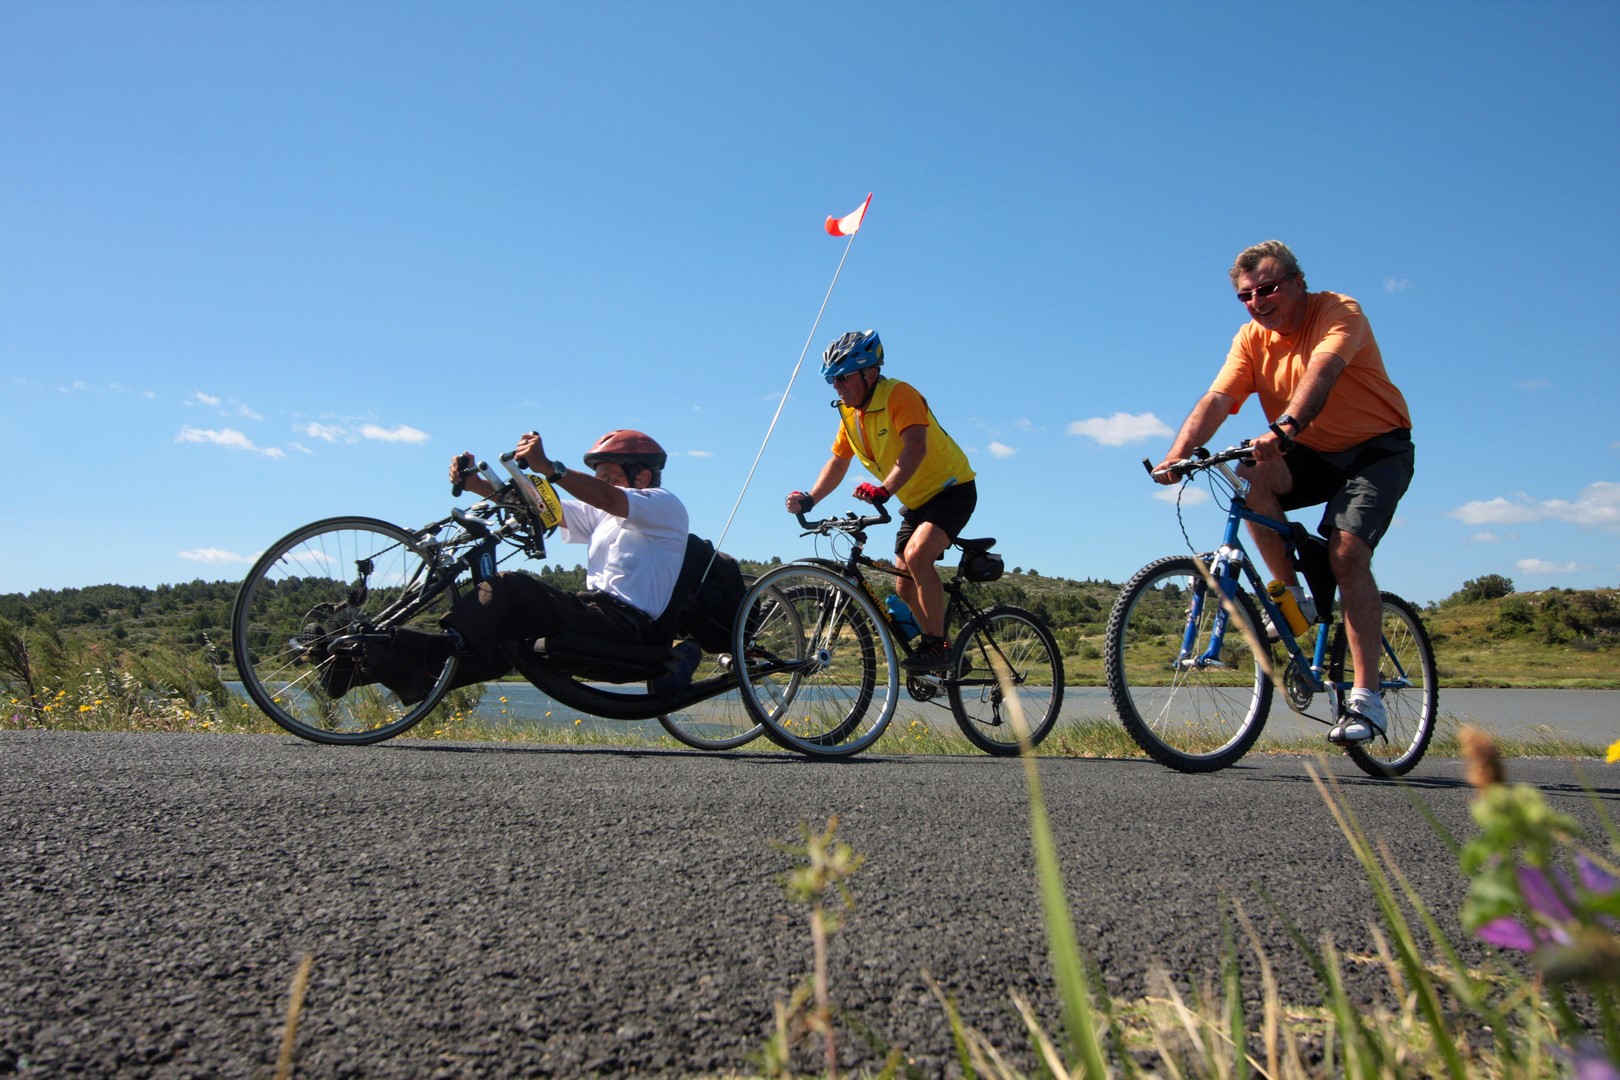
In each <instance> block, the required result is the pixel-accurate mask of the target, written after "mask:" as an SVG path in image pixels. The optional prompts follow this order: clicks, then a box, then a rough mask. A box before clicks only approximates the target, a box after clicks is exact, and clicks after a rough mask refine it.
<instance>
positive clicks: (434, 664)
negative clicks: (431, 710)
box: [363, 630, 456, 705]
mask: <svg viewBox="0 0 1620 1080" xmlns="http://www.w3.org/2000/svg"><path fill="white" fill-rule="evenodd" d="M455 651H456V642H455V639H454V638H452V637H451V636H450V635H448V634H429V633H426V632H424V631H421V630H395V631H394V637H393V639H392V640H391V641H389V642H388V643H387V644H386V645H383V644H367V645H366V659H365V663H364V665H363V667H364V668H365V672H366V674H367V675H369V676H370V677H371V680H373V681H376V682H380V683H382V684H383V685H384V686H386V687H388V689H390V690H392V691H393V692H394V694H395V696H397V697H398V698H399V700H400V702H401V703H402V704H405V705H415V704H416V703H417V702H419V701H421V700H423V699H424V698H426V697H427V696H428V693H429V691H431V690H432V689H433V684H434V683H436V682H438V681H439V672H440V671H441V670H443V669H444V662H445V661H446V660H448V659H449V658H450V654H451V653H453V652H455Z"/></svg>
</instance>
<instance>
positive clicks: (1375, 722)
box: [1328, 690, 1389, 746]
mask: <svg viewBox="0 0 1620 1080" xmlns="http://www.w3.org/2000/svg"><path fill="white" fill-rule="evenodd" d="M1387 730H1389V716H1388V714H1386V713H1385V712H1384V699H1383V698H1381V697H1379V696H1378V695H1377V694H1374V693H1372V692H1371V691H1368V690H1352V691H1350V699H1349V700H1348V701H1346V702H1345V703H1344V722H1343V723H1341V724H1338V725H1337V726H1335V727H1334V728H1333V730H1332V731H1330V732H1328V742H1330V743H1335V744H1337V745H1340V746H1344V745H1347V744H1351V743H1364V742H1370V741H1371V740H1373V739H1376V738H1381V737H1382V736H1383V734H1384V732H1385V731H1387Z"/></svg>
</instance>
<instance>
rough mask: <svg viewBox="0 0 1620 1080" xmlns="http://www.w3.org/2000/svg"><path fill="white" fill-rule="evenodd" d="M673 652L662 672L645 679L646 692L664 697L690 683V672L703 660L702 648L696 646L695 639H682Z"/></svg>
mask: <svg viewBox="0 0 1620 1080" xmlns="http://www.w3.org/2000/svg"><path fill="white" fill-rule="evenodd" d="M673 652H674V654H675V655H674V656H672V657H670V659H669V662H668V663H667V664H665V665H664V667H665V671H664V674H662V675H660V676H658V677H657V678H655V679H649V680H648V681H647V693H649V694H655V695H657V696H659V697H664V696H667V695H669V694H678V693H680V692H681V691H682V690H685V689H686V688H687V687H688V686H691V685H692V674H693V672H695V671H697V669H698V664H700V663H702V662H703V650H702V649H700V648H698V644H697V642H695V641H683V642H681V643H680V644H678V645H676V646H675V648H674V650H673Z"/></svg>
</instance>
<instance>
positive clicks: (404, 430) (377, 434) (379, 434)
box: [360, 424, 429, 443]
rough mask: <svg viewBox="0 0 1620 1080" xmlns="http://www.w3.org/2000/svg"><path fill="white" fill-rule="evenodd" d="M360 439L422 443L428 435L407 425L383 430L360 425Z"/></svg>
mask: <svg viewBox="0 0 1620 1080" xmlns="http://www.w3.org/2000/svg"><path fill="white" fill-rule="evenodd" d="M360 437H361V438H362V439H376V440H378V441H380V442H403V443H423V442H427V441H428V438H429V436H428V433H427V432H425V431H418V430H417V429H416V428H413V427H411V426H410V425H409V424H400V425H398V426H396V427H391V428H385V427H381V426H379V425H377V424H362V425H361V426H360Z"/></svg>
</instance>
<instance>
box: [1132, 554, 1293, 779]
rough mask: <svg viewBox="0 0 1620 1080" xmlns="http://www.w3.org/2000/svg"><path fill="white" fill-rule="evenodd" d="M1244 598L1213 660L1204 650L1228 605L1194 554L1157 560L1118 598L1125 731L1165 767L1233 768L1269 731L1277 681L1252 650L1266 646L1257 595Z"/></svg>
mask: <svg viewBox="0 0 1620 1080" xmlns="http://www.w3.org/2000/svg"><path fill="white" fill-rule="evenodd" d="M1195 599H1197V600H1201V601H1202V603H1200V604H1199V605H1198V614H1197V621H1196V624H1195V625H1193V626H1192V629H1193V631H1194V633H1193V636H1192V639H1191V640H1192V642H1193V645H1192V653H1193V656H1192V657H1190V658H1182V657H1181V656H1180V653H1181V649H1182V642H1183V641H1184V640H1186V638H1185V635H1186V632H1187V630H1188V628H1189V621H1190V620H1191V619H1192V618H1193V607H1194V603H1193V602H1194V600H1195ZM1234 600H1235V604H1234V608H1233V609H1232V617H1229V618H1228V620H1227V627H1226V632H1225V635H1224V637H1223V639H1222V645H1221V651H1220V654H1219V655H1218V656H1211V657H1208V658H1201V654H1203V653H1204V652H1206V651H1207V650H1208V649H1209V645H1210V632H1211V630H1212V629H1213V627H1214V624H1215V619H1216V615H1217V614H1218V613H1219V612H1221V611H1222V610H1223V606H1222V605H1221V604H1220V603H1219V593H1218V592H1217V593H1216V594H1215V595H1214V596H1211V595H1210V590H1209V588H1208V585H1207V583H1206V582H1205V579H1204V576H1203V575H1202V574H1201V573H1200V572H1199V568H1198V566H1197V565H1195V564H1194V560H1193V558H1192V557H1191V556H1186V555H1173V556H1170V557H1169V558H1164V559H1159V560H1157V561H1155V562H1152V563H1149V564H1148V565H1147V566H1144V567H1143V568H1142V569H1141V570H1139V571H1137V573H1136V576H1135V577H1133V578H1131V580H1130V581H1129V582H1127V583H1126V585H1125V588H1124V589H1123V590H1122V591H1121V592H1120V594H1119V598H1118V599H1117V600H1115V601H1114V608H1113V611H1112V612H1111V613H1110V614H1109V616H1108V633H1107V638H1106V642H1105V645H1104V665H1105V667H1106V668H1107V673H1108V692H1109V695H1110V696H1111V697H1112V698H1113V702H1114V709H1115V711H1116V712H1118V714H1119V718H1120V720H1121V722H1123V723H1124V725H1125V730H1126V731H1128V732H1129V733H1130V735H1131V738H1133V739H1135V740H1136V744H1137V745H1138V746H1140V747H1141V748H1142V749H1143V750H1144V751H1146V752H1147V754H1148V755H1149V756H1150V757H1152V758H1153V759H1154V760H1155V761H1157V762H1159V763H1160V764H1162V765H1168V766H1169V767H1170V768H1172V769H1179V770H1180V771H1182V772H1213V771H1214V770H1216V769H1224V768H1226V767H1227V766H1228V765H1231V764H1232V763H1233V762H1235V761H1237V760H1238V759H1239V758H1241V757H1242V756H1243V755H1244V754H1245V753H1247V752H1248V750H1249V748H1250V747H1251V746H1253V745H1254V742H1255V740H1256V739H1258V738H1259V737H1260V732H1261V731H1262V730H1263V729H1264V727H1265V723H1266V714H1267V713H1268V712H1269V711H1270V709H1271V694H1272V682H1271V679H1270V678H1269V677H1268V676H1267V675H1266V673H1265V671H1264V670H1263V669H1262V668H1261V667H1260V666H1259V665H1258V664H1256V663H1255V654H1254V650H1253V648H1252V647H1251V645H1250V642H1251V641H1254V642H1259V643H1261V648H1264V647H1265V646H1264V644H1263V643H1264V642H1265V640H1266V637H1265V630H1264V629H1263V628H1262V623H1261V621H1260V615H1259V613H1258V612H1257V611H1256V609H1255V606H1254V600H1253V599H1252V598H1251V597H1250V596H1249V595H1248V593H1246V592H1244V591H1243V590H1242V589H1239V590H1238V592H1237V595H1236V596H1235V598H1234ZM1241 627H1246V628H1247V630H1248V633H1247V634H1245V633H1243V632H1242V630H1241V629H1240V628H1241Z"/></svg>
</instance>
